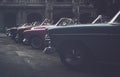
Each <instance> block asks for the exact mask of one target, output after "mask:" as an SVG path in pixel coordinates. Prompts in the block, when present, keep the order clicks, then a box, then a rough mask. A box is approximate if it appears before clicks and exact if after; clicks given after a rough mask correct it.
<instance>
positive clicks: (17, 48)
mask: <svg viewBox="0 0 120 77" xmlns="http://www.w3.org/2000/svg"><path fill="white" fill-rule="evenodd" d="M119 70H120V67H118V66H110V65H102V64H101V65H100V64H99V65H97V66H96V67H95V68H94V70H93V69H90V70H89V71H87V70H83V72H81V71H80V70H71V69H68V68H65V67H64V66H63V65H62V64H61V62H60V60H59V57H58V56H57V54H56V53H54V54H44V53H43V52H42V50H34V49H32V48H31V47H29V46H24V45H21V44H16V43H15V42H14V41H12V40H11V39H10V38H8V37H6V36H5V35H4V34H0V77H120V74H119V73H120V71H119Z"/></svg>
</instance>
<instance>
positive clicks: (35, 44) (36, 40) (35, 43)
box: [30, 37, 43, 49]
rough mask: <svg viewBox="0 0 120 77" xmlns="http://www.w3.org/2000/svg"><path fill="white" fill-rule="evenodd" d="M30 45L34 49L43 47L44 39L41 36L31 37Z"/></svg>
mask: <svg viewBox="0 0 120 77" xmlns="http://www.w3.org/2000/svg"><path fill="white" fill-rule="evenodd" d="M30 45H31V47H32V48H34V49H42V48H43V41H42V40H41V38H40V37H33V38H32V39H31V42H30Z"/></svg>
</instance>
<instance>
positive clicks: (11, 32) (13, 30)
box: [6, 24, 26, 39]
mask: <svg viewBox="0 0 120 77" xmlns="http://www.w3.org/2000/svg"><path fill="white" fill-rule="evenodd" d="M22 26H26V24H21V25H18V26H17V27H11V28H8V29H6V35H7V36H9V37H11V38H13V39H14V38H15V36H16V32H17V28H19V27H22Z"/></svg>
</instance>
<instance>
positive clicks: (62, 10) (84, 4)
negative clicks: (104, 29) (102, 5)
mask: <svg viewBox="0 0 120 77" xmlns="http://www.w3.org/2000/svg"><path fill="white" fill-rule="evenodd" d="M95 16H96V12H95V9H94V7H93V6H92V5H91V4H90V3H89V0H0V27H12V26H16V25H17V24H23V23H30V22H34V21H39V22H42V21H43V20H44V19H45V18H48V19H50V20H53V21H54V22H56V21H58V20H59V19H60V18H61V17H70V18H76V19H78V20H79V21H80V22H82V23H86V22H88V21H89V18H91V17H93V18H94V17H95ZM86 18H87V19H86Z"/></svg>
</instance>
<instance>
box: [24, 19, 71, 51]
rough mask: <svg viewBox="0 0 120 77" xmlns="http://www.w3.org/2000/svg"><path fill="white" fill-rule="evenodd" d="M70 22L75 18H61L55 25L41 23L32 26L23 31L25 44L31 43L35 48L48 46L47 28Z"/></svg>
mask: <svg viewBox="0 0 120 77" xmlns="http://www.w3.org/2000/svg"><path fill="white" fill-rule="evenodd" d="M69 24H73V20H72V19H71V18H61V19H60V20H59V21H58V22H57V23H56V24H55V25H50V24H41V25H40V26H37V27H33V28H31V30H25V31H24V33H23V34H24V39H23V42H24V43H25V44H30V45H31V47H32V48H34V49H44V47H45V46H46V44H45V35H46V30H47V29H48V28H50V27H56V26H66V25H69Z"/></svg>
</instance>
